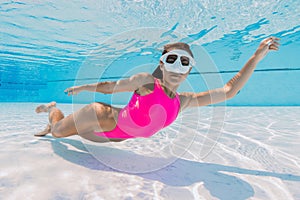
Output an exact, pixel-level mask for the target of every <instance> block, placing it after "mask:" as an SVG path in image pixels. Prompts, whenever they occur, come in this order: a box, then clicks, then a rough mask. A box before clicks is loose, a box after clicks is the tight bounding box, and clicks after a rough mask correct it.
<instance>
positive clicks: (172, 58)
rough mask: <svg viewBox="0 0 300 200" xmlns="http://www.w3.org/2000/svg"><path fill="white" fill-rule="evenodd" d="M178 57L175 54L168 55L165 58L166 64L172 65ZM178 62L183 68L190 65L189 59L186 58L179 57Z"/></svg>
mask: <svg viewBox="0 0 300 200" xmlns="http://www.w3.org/2000/svg"><path fill="white" fill-rule="evenodd" d="M177 58H178V56H177V55H175V54H170V55H168V56H167V58H166V62H167V63H169V64H173V63H174V62H175V61H176V60H177ZM180 62H181V64H182V65H183V66H188V65H189V64H190V59H189V58H188V57H186V56H180Z"/></svg>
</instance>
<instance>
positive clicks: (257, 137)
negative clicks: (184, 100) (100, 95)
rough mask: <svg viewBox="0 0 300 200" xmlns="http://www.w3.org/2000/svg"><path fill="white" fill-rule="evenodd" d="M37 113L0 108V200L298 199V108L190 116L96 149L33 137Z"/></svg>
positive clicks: (43, 119) (40, 118)
mask: <svg viewBox="0 0 300 200" xmlns="http://www.w3.org/2000/svg"><path fill="white" fill-rule="evenodd" d="M37 105H39V104H37V103H1V104H0V109H1V113H0V125H1V126H0V137H1V139H0V144H1V150H0V168H1V171H0V198H1V199H20V198H24V197H27V198H28V199H248V198H250V199H300V192H299V187H300V145H299V142H300V107H203V108H199V109H198V110H197V109H190V110H187V111H186V112H184V113H182V114H181V115H180V116H179V118H178V120H177V121H175V123H174V124H173V125H171V126H170V127H169V128H166V129H164V130H163V131H161V132H160V133H158V134H156V135H154V136H153V137H151V138H148V139H145V138H140V139H133V140H127V141H124V142H121V143H106V144H99V143H92V142H89V141H86V140H83V139H82V138H80V137H79V136H72V137H69V138H62V139H55V138H53V137H52V136H51V135H47V136H46V137H34V136H33V135H34V134H35V133H36V132H38V131H41V130H42V129H43V128H44V127H45V126H46V124H47V114H44V113H43V114H39V115H38V114H36V113H35V112H34V109H35V107H36V106H37ZM57 106H58V107H59V108H61V109H62V111H63V112H64V113H65V114H66V115H68V114H70V113H72V112H73V110H74V109H75V110H76V109H78V108H80V107H82V106H84V105H76V106H75V107H76V108H73V106H72V105H71V104H58V105H57Z"/></svg>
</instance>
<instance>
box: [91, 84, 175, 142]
mask: <svg viewBox="0 0 300 200" xmlns="http://www.w3.org/2000/svg"><path fill="white" fill-rule="evenodd" d="M179 109H180V99H179V96H178V94H177V93H176V97H175V98H170V97H169V96H168V95H166V94H165V92H164V90H163V88H162V87H161V85H160V84H159V81H158V79H155V83H154V90H153V92H152V93H150V94H147V95H145V96H141V95H139V94H137V93H136V92H135V93H134V94H133V96H132V98H131V100H130V101H129V103H128V105H127V106H125V107H124V108H123V109H122V110H121V111H120V113H119V116H118V122H117V126H116V128H114V129H113V130H111V131H106V132H95V135H98V136H101V137H107V138H120V139H127V138H136V137H150V136H152V135H153V134H155V133H156V132H157V131H159V130H161V129H162V128H164V127H166V126H168V125H170V124H171V123H172V122H173V121H174V120H175V119H176V118H177V115H178V113H179Z"/></svg>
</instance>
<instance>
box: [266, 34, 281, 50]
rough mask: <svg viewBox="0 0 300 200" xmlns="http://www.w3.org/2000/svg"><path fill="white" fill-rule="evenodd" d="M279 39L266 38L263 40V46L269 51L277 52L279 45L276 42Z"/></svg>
mask: <svg viewBox="0 0 300 200" xmlns="http://www.w3.org/2000/svg"><path fill="white" fill-rule="evenodd" d="M279 40H280V39H279V38H277V37H273V36H272V37H269V38H267V39H265V40H263V42H262V43H263V44H264V45H266V46H268V48H269V49H270V50H278V49H279V45H280V44H279V43H278V41H279Z"/></svg>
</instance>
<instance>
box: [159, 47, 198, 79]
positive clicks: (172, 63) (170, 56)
mask: <svg viewBox="0 0 300 200" xmlns="http://www.w3.org/2000/svg"><path fill="white" fill-rule="evenodd" d="M160 61H162V62H163V63H164V66H165V69H166V70H167V71H169V72H174V73H180V74H185V73H187V72H188V71H189V70H190V68H191V67H192V66H194V65H195V60H194V58H193V57H192V56H191V55H190V54H189V53H188V52H186V51H184V50H181V49H176V50H172V51H170V52H168V53H165V54H164V55H162V56H161V57H160Z"/></svg>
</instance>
